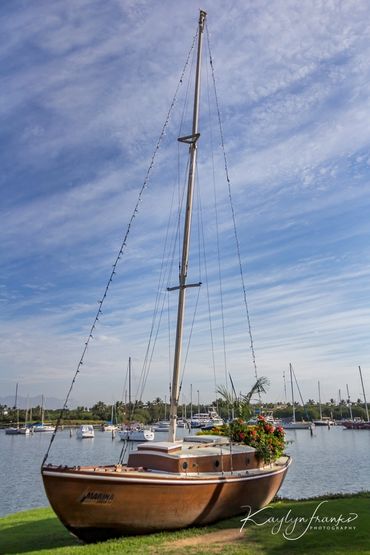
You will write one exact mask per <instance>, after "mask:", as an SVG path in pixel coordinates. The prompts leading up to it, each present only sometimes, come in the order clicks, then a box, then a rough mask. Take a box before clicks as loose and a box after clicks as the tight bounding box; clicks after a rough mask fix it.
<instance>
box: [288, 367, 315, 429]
mask: <svg viewBox="0 0 370 555" xmlns="http://www.w3.org/2000/svg"><path fill="white" fill-rule="evenodd" d="M289 373H290V386H291V392H292V409H293V416H292V420H291V422H286V423H283V428H284V429H285V430H310V429H311V427H312V423H311V422H305V421H304V420H301V421H297V420H296V418H295V404H294V387H293V367H292V365H291V364H289Z"/></svg>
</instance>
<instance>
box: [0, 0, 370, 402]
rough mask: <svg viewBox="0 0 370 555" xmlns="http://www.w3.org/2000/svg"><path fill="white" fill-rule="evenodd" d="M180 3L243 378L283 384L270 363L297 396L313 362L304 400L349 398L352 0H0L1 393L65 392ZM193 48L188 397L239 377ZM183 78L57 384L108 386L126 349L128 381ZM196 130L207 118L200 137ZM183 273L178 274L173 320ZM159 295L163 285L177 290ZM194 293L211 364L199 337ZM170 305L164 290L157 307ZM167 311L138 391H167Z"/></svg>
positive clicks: (275, 393)
mask: <svg viewBox="0 0 370 555" xmlns="http://www.w3.org/2000/svg"><path fill="white" fill-rule="evenodd" d="M200 8H202V9H204V10H206V11H207V13H208V16H207V28H208V36H209V39H210V46H211V53H212V59H213V63H214V71H215V77H216V84H217V95H218V100H219V106H220V113H221V121H222V126H223V132H224V142H225V150H226V156H227V163H228V168H229V175H230V183H231V191H232V199H233V206H234V210H235V218H236V222H237V232H238V238H239V248H240V256H241V262H242V267H243V272H244V280H245V286H246V291H247V300H248V309H249V314H250V320H251V327H252V334H253V342H254V349H255V357H256V365H257V372H258V375H259V376H266V377H267V378H268V379H269V380H270V387H269V390H268V394H267V395H266V396H265V397H264V399H266V400H268V401H273V402H276V401H279V400H280V401H284V400H285V398H286V395H285V391H284V380H283V372H285V373H286V380H287V381H286V387H287V390H288V397H289V383H288V369H289V363H292V365H293V367H294V369H295V373H296V376H297V379H298V382H299V385H300V389H301V391H302V394H303V397H304V398H305V399H306V400H307V399H309V398H311V399H317V397H318V393H317V390H318V381H320V384H321V396H322V400H323V401H328V400H329V399H330V398H334V399H338V396H339V389H340V390H341V395H342V398H345V397H346V384H348V386H349V391H350V395H351V398H352V399H354V400H356V399H357V398H359V397H360V398H362V391H361V383H360V379H359V373H358V365H361V367H362V370H363V375H364V382H365V386H366V387H367V390H368V391H369V393H368V397H370V341H369V337H370V249H369V245H370V218H369V213H370V210H369V209H370V180H369V178H370V125H369V119H370V86H369V84H370V42H369V36H370V8H369V5H368V3H367V2H359V1H357V0H356V1H351V0H347V1H346V2H342V1H334V0H333V1H327V0H325V1H319V0H317V1H314V0H310V1H305V0H303V1H302V0H286V1H285V0H284V1H282V0H275V1H271V0H268V1H267V0H266V1H264V0H259V1H258V2H255V1H248V0H235V1H232V0H229V1H226V0H223V1H221V0H212V1H210V0H205V1H204V2H202V3H201V4H200V3H199V2H198V1H195V0H194V1H192V0H186V1H185V0H178V1H177V2H171V1H169V0H168V1H166V0H157V1H156V2H153V1H148V0H142V1H140V0H135V1H133V0H132V1H130V0H110V1H109V2H100V1H98V0H88V1H87V0H86V1H85V0H70V1H68V0H65V1H63V2H49V1H47V0H39V1H38V2H36V3H35V2H32V3H31V2H28V1H22V0H15V1H10V0H8V1H4V2H2V3H1V7H0V21H1V29H2V33H1V36H0V42H1V48H0V60H1V61H0V64H1V75H2V77H1V87H0V99H1V100H0V118H1V125H0V161H1V169H2V171H1V175H0V183H1V203H0V233H1V241H0V307H1V310H0V344H1V348H0V397H3V396H7V395H11V394H13V392H14V391H15V384H16V383H17V382H18V383H19V394H20V395H23V396H27V395H30V396H34V395H40V394H41V393H43V394H44V395H45V396H46V398H47V397H48V396H49V397H57V398H60V399H64V397H65V394H66V392H67V390H68V388H69V384H70V382H71V380H72V377H73V375H74V372H75V370H76V367H77V363H78V361H79V359H80V356H81V353H82V350H83V347H84V344H85V341H86V339H87V337H88V335H89V330H90V327H91V324H92V322H93V319H94V316H95V313H96V310H97V308H98V301H99V300H100V299H101V298H102V294H103V292H104V288H105V285H106V283H107V280H108V278H109V275H110V272H111V270H112V264H113V263H114V260H115V258H116V256H117V253H118V251H119V248H120V245H121V241H122V238H123V236H124V233H125V230H126V229H127V225H128V222H129V220H130V217H131V215H132V212H133V210H134V208H135V203H136V201H137V198H138V194H139V191H140V188H141V186H142V184H143V182H144V178H145V175H146V172H147V169H148V166H149V164H150V160H151V156H152V154H153V151H154V149H155V146H156V144H157V141H158V137H159V134H160V131H161V129H162V126H163V123H164V121H165V119H166V115H167V113H168V110H169V107H170V105H171V102H172V99H173V95H174V92H175V90H176V87H177V84H178V82H179V78H180V75H181V71H182V68H183V67H184V64H185V61H186V58H187V55H188V53H189V50H190V47H191V45H192V42H193V38H194V35H195V33H196V28H197V20H198V14H199V9H200ZM190 59H191V60H192V55H191V57H190ZM191 67H192V64H191V63H190V62H189V64H188V69H189V70H190V69H191ZM206 67H207V47H205V61H204V81H205V82H206V85H203V88H202V102H203V103H204V105H205V108H204V109H203V111H202V108H201V120H200V128H201V139H200V142H199V159H198V178H197V183H196V187H197V191H198V190H199V189H200V192H199V193H198V192H197V193H196V195H195V196H196V197H197V198H198V201H197V202H198V204H197V208H196V210H195V216H194V222H195V221H196V220H197V221H199V220H200V219H201V217H200V215H201V214H202V219H204V223H203V228H202V227H201V226H200V227H199V229H201V230H203V231H198V232H197V231H196V229H195V227H196V226H195V224H194V231H193V232H192V238H193V242H194V243H196V237H197V234H198V235H199V234H200V236H202V234H204V236H205V239H206V241H207V244H208V243H210V245H211V246H210V247H207V248H209V251H207V252H209V255H207V260H208V261H207V263H206V264H207V266H205V265H203V271H202V274H203V278H204V274H205V273H207V274H208V277H209V286H206V284H205V283H203V285H202V286H201V288H200V290H201V291H200V298H201V300H200V301H199V303H200V304H199V307H198V310H197V312H198V315H199V316H200V318H199V324H198V328H197V327H196V324H195V325H194V331H193V333H192V339H191V347H192V348H190V349H189V356H188V358H187V364H186V370H185V373H184V382H183V390H182V394H183V397H182V399H183V400H184V401H185V402H189V397H190V384H192V388H193V400H196V397H197V392H198V391H199V396H200V400H201V402H203V403H206V402H210V401H211V400H212V399H214V398H215V394H214V391H215V382H216V384H218V385H222V384H224V383H225V378H224V376H225V368H226V371H227V372H230V373H231V375H232V377H233V380H234V383H235V386H236V389H237V390H238V391H242V392H247V391H248V390H249V389H250V387H251V386H252V384H253V382H254V367H253V361H252V356H251V350H250V347H249V345H250V340H249V335H248V328H247V326H246V322H245V313H244V315H243V314H242V313H243V310H244V308H245V307H244V305H243V298H242V295H241V293H242V291H241V287H240V282H239V281H238V280H239V269H238V260H237V257H236V256H235V254H236V247H235V245H234V244H233V225H232V218H231V216H230V214H231V212H230V207H229V205H228V191H227V185H226V180H225V175H224V171H223V160H222V149H221V148H220V139H219V137H218V138H217V125H216V127H214V128H212V124H211V119H210V118H209V119H208V114H209V112H208V107H207V106H206V105H207V101H209V104H212V97H211V96H209V95H212V87H211V85H212V78H211V72H210V69H209V66H208V70H207V69H206ZM204 81H203V82H204ZM187 83H189V81H188V80H187V78H186V79H184V80H183V83H182V85H181V87H180V92H179V95H178V100H177V103H176V107H175V109H176V108H177V110H178V113H179V115H177V116H175V115H173V116H171V119H170V123H169V125H168V128H167V129H166V133H165V137H164V140H163V143H162V144H161V148H160V150H159V153H158V156H157V158H156V161H155V165H154V170H153V172H152V174H151V177H150V180H149V183H148V187H147V188H146V189H145V191H144V194H143V198H142V202H141V203H140V207H139V210H138V212H137V214H136V216H135V219H134V221H133V225H132V227H131V229H130V234H129V237H128V241H127V247H126V248H125V249H124V254H123V256H122V259H121V260H120V262H119V264H118V267H117V273H116V275H115V276H114V279H113V282H112V284H111V287H110V290H109V294H108V297H107V301H106V303H105V305H104V309H103V314H102V315H101V317H100V319H99V323H98V326H97V328H96V330H95V332H94V338H93V339H92V340H91V342H90V344H89V348H88V353H87V357H86V360H85V361H84V365H83V367H82V368H81V372H80V375H79V377H78V380H77V383H76V386H75V388H74V390H73V393H72V398H73V399H74V400H75V402H76V404H84V405H86V406H91V405H92V404H93V403H94V402H96V401H98V400H103V401H105V402H107V403H111V402H112V401H114V400H121V399H122V398H123V396H124V391H125V376H126V371H127V360H128V357H129V356H131V357H132V361H133V365H132V366H133V382H134V387H133V389H134V390H135V388H137V387H138V383H139V376H140V373H141V371H142V367H143V360H144V357H145V350H146V345H147V339H148V336H149V334H150V329H151V325H152V311H153V307H154V301H155V296H156V291H157V287H158V278H159V275H160V274H159V272H160V267H161V257H162V252H163V241H164V238H165V233H166V229H168V228H167V225H168V224H167V221H168V220H167V208H168V207H170V205H171V199H172V194H173V193H172V192H173V191H175V190H177V189H176V187H177V181H181V183H183V182H184V178H183V175H184V168H185V166H184V162H181V170H180V173H181V172H182V173H181V179H180V178H178V177H177V171H178V167H179V165H178V154H177V152H178V143H177V141H176V138H177V136H178V134H179V133H178V131H179V125H180V121H181V114H182V113H184V114H185V116H184V122H183V127H182V133H183V134H185V135H186V134H188V133H190V131H191V123H190V122H191V119H190V115H189V113H190V108H189V106H190V107H191V101H189V99H188V101H187V103H186V98H187V96H186V95H187V94H188V93H187V91H188V88H187V87H188V85H187ZM208 85H209V88H208ZM189 90H190V92H189V94H191V85H190V89H189ZM208 90H209V91H211V92H210V93H207V92H206V91H208ZM210 98H211V100H210ZM184 107H185V108H184ZM176 118H177V119H176ZM212 129H214V131H212ZM203 130H205V133H204V136H203V134H202V133H203ZM206 131H208V132H210V131H212V133H214V135H213V141H214V143H213V146H214V150H215V152H216V154H215V158H214V159H213V158H212V157H210V155H209V153H207V152H206V147H208V146H209V144H210V139H206ZM203 137H204V138H203ZM202 141H203V143H202ZM203 145H204V146H203ZM182 148H183V150H184V148H185V150H186V147H183V145H182ZM183 150H182V152H183ZM181 156H182V154H181ZM212 160H213V163H212ZM214 173H215V174H216V177H215V179H213V177H212V175H213V174H214ZM213 191H216V193H215V194H216V196H217V200H218V203H219V208H218V219H219V221H218V227H219V232H220V238H219V245H220V248H222V251H221V255H220V268H221V269H220V271H219V266H218V264H219V262H218V257H217V252H216V251H217V241H216V238H215V237H216V232H215V229H216V227H215V219H214V217H211V215H212V214H213V216H214V214H215V211H214V207H213V197H214V192H213ZM176 194H177V193H175V196H176ZM199 199H200V200H199ZM171 225H172V227H170V229H171V230H173V229H174V226H175V224H174V221H172V224H171ZM175 227H176V226H175ZM200 242H202V241H200ZM196 250H197V248H196V247H195V251H196ZM200 250H202V247H201V248H200ZM196 258H197V256H196V255H195V256H194V257H193V258H192V259H191V264H190V266H189V280H190V281H194V282H197V281H198V279H199V276H198V273H197V270H196V266H197V264H196V262H195V259H196ZM193 260H194V263H193ZM176 263H177V262H176ZM204 264H205V263H204ZM205 269H206V270H207V271H206V272H205ZM176 274H177V270H176V269H175V270H174V272H173V274H171V279H172V282H171V281H169V283H168V284H167V283H166V284H165V286H163V287H162V291H161V295H162V293H163V291H165V287H167V285H171V283H172V285H173V286H175V285H176ZM219 274H222V276H223V280H222V282H223V285H222V291H223V308H224V320H223V319H222V317H221V310H220V307H221V304H220V302H219V301H216V296H217V293H219V282H218V275H219ZM203 278H202V279H201V281H203ZM207 293H208V297H207ZM197 295H198V291H197V290H195V289H189V290H188V298H189V302H188V307H189V310H188V311H187V319H188V320H189V319H190V321H192V313H193V312H192V311H193V308H194V306H195V302H196V298H197ZM165 296H166V297H170V300H169V304H170V305H171V307H173V306H174V304H175V298H176V293H173V292H172V293H170V295H167V294H165ZM209 298H210V299H211V300H212V302H213V301H214V303H215V304H214V308H212V309H211V312H212V314H213V316H214V318H215V323H214V324H212V325H213V326H214V327H213V328H212V329H213V341H214V348H215V355H214V356H215V359H216V362H215V366H214V367H213V364H212V362H210V359H209V356H208V352H207V353H206V351H207V350H208V347H209V345H210V343H209V339H206V335H208V334H207V331H208V328H209V322H208V320H209V318H208V305H209ZM166 302H167V301H166ZM217 302H218V304H217ZM171 314H172V313H171ZM173 318H174V317H173V316H172V315H171V316H167V313H166V312H164V313H163V316H162V323H164V322H167V321H170V322H171V324H173ZM243 318H244V319H243ZM223 326H224V328H225V332H226V339H225V344H226V345H227V348H228V352H227V355H224V352H223V343H224V339H223V336H222V334H221V333H220V332H221V328H222V327H223ZM167 327H168V326H167ZM169 333H170V338H171V341H172V342H173V336H174V332H173V331H171V332H168V330H167V329H166V327H165V326H163V329H162V328H161V331H159V332H158V340H157V346H156V349H155V353H154V354H153V362H152V365H151V369H150V373H149V377H148V380H147V383H146V387H145V390H144V393H143V399H144V400H151V399H154V398H156V397H161V398H162V399H164V398H165V396H166V397H167V399H168V397H169V393H168V383H169V379H170V378H169V376H170V367H171V362H170V360H171V356H172V350H173V347H170V346H169V341H168V335H169ZM186 333H187V335H188V334H189V327H188V328H187V332H186ZM206 346H207V349H206ZM185 350H186V349H185ZM190 353H192V354H190ZM225 357H226V359H227V364H226V366H225V364H224V360H225Z"/></svg>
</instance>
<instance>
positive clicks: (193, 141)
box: [168, 10, 207, 441]
mask: <svg viewBox="0 0 370 555" xmlns="http://www.w3.org/2000/svg"><path fill="white" fill-rule="evenodd" d="M206 15H207V14H206V12H204V11H202V10H201V11H200V15H199V31H198V54H197V67H196V74H195V91H194V107H193V128H192V134H191V135H189V136H187V137H180V138H179V139H178V140H179V141H180V142H182V143H186V144H188V145H189V158H190V160H189V176H188V190H187V198H186V212H185V222H184V237H183V244H182V259H181V267H180V274H179V286H178V287H174V288H171V289H172V290H173V289H178V290H179V297H178V306H177V326H176V343H175V354H174V363H173V376H172V389H171V409H170V429H169V437H168V440H169V441H175V439H176V427H177V405H178V398H179V385H180V384H179V377H180V364H181V349H182V336H183V325H184V313H185V291H186V288H187V287H191V285H186V277H187V273H188V263H189V246H190V229H191V217H192V207H193V191H194V180H195V167H196V160H197V140H198V139H199V132H198V119H199V96H200V68H201V61H202V43H203V31H204V25H205V20H206ZM197 285H200V284H197Z"/></svg>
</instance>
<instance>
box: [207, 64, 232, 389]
mask: <svg viewBox="0 0 370 555" xmlns="http://www.w3.org/2000/svg"><path fill="white" fill-rule="evenodd" d="M206 76H207V94H208V119H209V123H208V125H209V133H210V143H211V162H212V185H213V203H214V211H215V226H216V249H217V263H218V288H219V292H220V309H221V330H222V346H223V358H224V373H225V386H226V388H227V389H228V383H229V380H228V377H227V375H228V369H227V366H228V365H227V350H226V334H225V311H224V295H223V287H222V272H221V249H220V228H219V219H218V208H217V190H216V171H215V157H214V141H213V132H212V125H211V121H212V118H211V100H210V95H209V92H210V86H209V73H208V64H207V65H206ZM216 393H217V388H216Z"/></svg>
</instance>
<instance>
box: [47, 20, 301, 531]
mask: <svg viewBox="0 0 370 555" xmlns="http://www.w3.org/2000/svg"><path fill="white" fill-rule="evenodd" d="M205 24H206V13H205V12H204V11H200V16H199V22H198V40H197V56H196V60H197V63H196V74H195V90H194V103H193V118H192V127H191V133H190V134H189V135H187V136H182V137H180V138H179V139H178V140H179V141H180V142H181V143H184V144H185V145H188V148H189V165H188V175H187V193H186V207H185V213H184V230H183V239H182V254H181V263H180V272H179V283H178V285H177V286H174V287H171V288H170V290H171V291H177V294H178V304H177V322H176V339H175V350H174V361H173V375H172V387H171V403H170V426H169V436H168V441H163V442H157V441H152V442H146V443H143V444H139V445H138V447H137V450H136V451H131V452H130V453H129V456H128V461H127V464H122V463H121V462H119V463H118V464H113V465H106V466H98V465H95V464H94V463H93V462H92V464H91V466H73V467H68V466H61V464H60V463H58V464H51V463H50V464H47V457H48V453H49V451H48V452H47V454H46V456H45V458H44V462H43V465H42V469H41V473H42V478H43V481H44V486H45V490H46V494H47V496H48V498H49V501H50V504H51V506H52V507H53V509H54V511H55V513H56V514H57V515H58V517H59V518H60V520H61V521H62V523H63V524H64V525H65V526H66V527H67V528H68V530H70V531H71V532H72V533H73V534H75V535H76V536H78V537H79V538H81V539H82V540H84V541H97V540H101V539H106V538H111V537H116V536H121V535H129V534H144V533H151V532H159V531H162V530H173V529H179V528H185V527H188V526H202V525H207V524H210V523H212V522H215V521H218V520H221V519H224V518H229V517H231V516H235V515H239V514H243V513H244V512H245V506H250V507H251V509H252V510H255V509H259V508H261V507H263V506H264V505H266V504H268V503H269V502H270V501H271V500H272V499H273V497H274V496H275V495H276V493H277V491H278V490H279V488H280V486H281V484H282V482H283V479H284V477H285V475H286V472H287V470H288V467H289V465H290V462H291V461H290V458H289V457H288V456H286V455H283V456H281V457H280V458H278V459H277V460H275V461H273V462H269V464H264V462H263V460H261V459H260V458H259V457H258V456H257V453H256V450H255V449H254V448H253V447H250V446H248V445H245V444H243V443H236V442H233V441H231V439H230V438H229V437H226V436H217V435H199V436H188V437H186V439H184V440H181V441H176V425H177V410H178V403H179V391H180V367H181V365H182V361H181V358H182V357H181V351H182V346H183V327H184V318H185V300H186V290H187V288H189V287H194V286H200V283H197V284H189V283H187V274H188V264H189V249H190V230H191V219H192V205H193V195H194V181H195V173H196V159H197V149H198V142H199V138H200V134H199V129H198V125H199V124H198V121H199V100H200V77H201V58H202V42H203V34H204V30H205ZM191 398H192V394H191ZM191 401H192V399H191ZM49 449H50V446H49Z"/></svg>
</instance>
